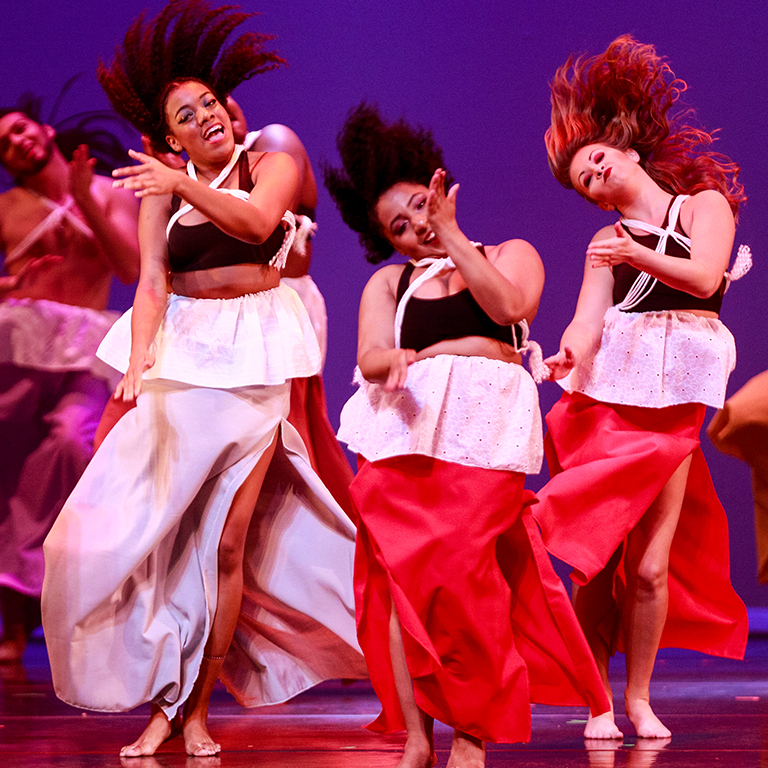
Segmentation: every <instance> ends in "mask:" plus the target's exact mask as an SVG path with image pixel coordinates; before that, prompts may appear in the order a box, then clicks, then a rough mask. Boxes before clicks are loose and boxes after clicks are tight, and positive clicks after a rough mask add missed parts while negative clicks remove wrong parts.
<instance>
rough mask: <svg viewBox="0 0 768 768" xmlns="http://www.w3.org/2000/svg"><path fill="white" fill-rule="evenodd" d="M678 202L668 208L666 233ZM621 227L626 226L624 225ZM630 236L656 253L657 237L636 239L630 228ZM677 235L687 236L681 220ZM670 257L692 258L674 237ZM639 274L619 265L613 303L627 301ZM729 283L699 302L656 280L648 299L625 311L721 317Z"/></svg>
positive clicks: (671, 241) (615, 274)
mask: <svg viewBox="0 0 768 768" xmlns="http://www.w3.org/2000/svg"><path fill="white" fill-rule="evenodd" d="M674 201H675V198H672V201H671V202H670V204H669V208H667V213H666V215H665V216H664V223H663V224H662V225H661V229H666V228H667V226H668V225H669V211H670V209H671V208H672V203H674ZM622 226H624V225H623V224H622ZM624 229H625V230H626V231H627V234H628V235H629V236H630V237H631V238H632V239H633V240H634V241H635V242H637V243H640V245H644V246H645V247H646V248H650V249H651V250H652V251H654V250H656V246H657V245H658V243H659V237H658V235H653V234H647V235H636V234H634V233H633V232H630V230H629V229H628V228H627V227H624ZM675 232H679V233H680V234H681V235H685V236H686V237H687V235H686V233H685V232H684V231H683V228H682V227H681V226H680V221H679V219H678V221H677V223H676V224H675ZM664 252H665V253H666V254H667V256H674V257H675V258H677V259H690V258H691V254H690V253H689V252H688V251H687V250H686V248H685V247H684V246H682V245H681V244H680V243H678V242H677V240H675V239H674V238H672V237H668V238H667V247H666V249H665V251H664ZM639 274H640V270H639V269H636V268H635V267H632V266H630V265H629V264H624V263H622V264H617V265H616V266H614V267H613V281H614V282H613V303H614V304H619V303H620V302H622V301H624V298H625V297H626V295H627V294H628V293H629V290H630V288H632V284H633V283H634V282H635V279H636V278H637V276H638V275H639ZM725 285H726V280H725V277H723V281H722V283H721V284H720V288H719V289H718V290H717V291H715V292H714V293H713V294H712V295H711V296H710V297H709V298H707V299H699V298H697V297H696V296H692V295H691V294H690V293H686V292H685V291H680V290H678V289H677V288H672V287H670V286H669V285H665V284H664V283H662V282H661V280H657V281H656V284H655V285H654V286H653V289H652V290H651V292H650V293H649V294H648V296H646V297H645V298H644V299H643V300H642V301H641V302H640V303H639V304H637V305H635V306H634V307H632V308H631V309H627V310H622V311H625V312H663V311H664V310H665V309H680V310H686V309H705V310H709V311H711V312H717V313H718V314H719V312H720V307H721V306H722V303H723V294H724V293H725Z"/></svg>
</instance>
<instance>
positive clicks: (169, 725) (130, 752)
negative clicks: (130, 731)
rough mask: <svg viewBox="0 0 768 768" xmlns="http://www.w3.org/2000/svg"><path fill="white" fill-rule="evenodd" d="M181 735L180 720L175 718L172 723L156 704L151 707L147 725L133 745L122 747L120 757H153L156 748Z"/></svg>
mask: <svg viewBox="0 0 768 768" xmlns="http://www.w3.org/2000/svg"><path fill="white" fill-rule="evenodd" d="M180 733H181V718H180V717H175V718H174V719H173V721H171V720H169V719H168V718H167V717H166V716H165V712H163V710H162V709H160V707H158V706H157V704H153V705H152V712H151V714H150V716H149V725H147V727H146V728H145V729H144V732H143V733H142V734H141V736H139V738H138V739H136V741H134V742H133V744H128V746H125V747H123V748H122V749H121V750H120V757H143V756H146V755H154V754H155V752H156V750H157V748H158V747H159V746H160V745H161V744H163V743H164V742H166V741H168V740H169V739H173V738H175V737H176V736H178V735H179V734H180Z"/></svg>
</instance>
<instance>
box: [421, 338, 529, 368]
mask: <svg viewBox="0 0 768 768" xmlns="http://www.w3.org/2000/svg"><path fill="white" fill-rule="evenodd" d="M438 355H459V356H461V357H487V358H489V359H490V360H501V361H502V362H505V363H517V364H518V365H521V364H522V355H521V354H520V353H519V352H515V348H514V347H513V346H512V345H511V344H506V343H505V342H503V341H498V340H497V339H489V338H487V337H486V336H464V337H462V338H460V339H447V340H446V341H440V342H438V343H437V344H432V346H429V347H425V348H424V349H422V350H421V352H417V353H416V359H417V360H424V359H426V358H428V357H437V356H438Z"/></svg>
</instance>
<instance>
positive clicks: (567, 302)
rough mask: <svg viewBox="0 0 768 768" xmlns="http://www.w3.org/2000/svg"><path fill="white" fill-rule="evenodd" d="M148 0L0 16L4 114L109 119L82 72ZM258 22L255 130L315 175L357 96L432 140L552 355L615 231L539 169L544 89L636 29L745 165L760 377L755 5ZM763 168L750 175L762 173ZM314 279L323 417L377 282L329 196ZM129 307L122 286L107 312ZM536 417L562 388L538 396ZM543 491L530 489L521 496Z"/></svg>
mask: <svg viewBox="0 0 768 768" xmlns="http://www.w3.org/2000/svg"><path fill="white" fill-rule="evenodd" d="M163 4H164V3H163V2H161V1H159V0H151V1H149V0H147V1H145V0H122V2H120V3H105V2H103V1H102V0H70V1H69V2H60V1H57V2H54V1H53V0H24V2H21V3H7V4H6V5H5V6H4V8H3V26H4V35H3V45H2V46H0V73H2V78H3V80H2V83H3V88H2V93H3V96H2V102H5V103H8V104H11V103H15V100H16V98H17V97H18V96H19V95H20V94H21V93H22V92H24V91H26V90H31V91H34V92H35V93H37V94H39V95H41V96H43V97H44V114H47V113H48V111H49V110H50V109H51V107H52V106H53V102H54V100H55V97H56V95H57V93H58V91H59V89H60V88H61V86H62V85H63V84H64V82H65V81H66V80H67V79H68V78H69V77H70V76H72V75H73V74H75V73H77V72H84V73H85V75H84V77H83V78H81V80H80V82H79V83H78V85H77V86H76V87H75V88H74V90H73V92H72V93H71V95H70V96H69V97H68V98H67V100H66V102H65V103H64V105H63V106H62V108H61V110H60V112H59V117H66V116H68V115H69V114H72V113H73V112H76V111H78V110H82V109H96V108H103V107H106V106H107V102H106V98H105V97H104V95H103V94H102V93H101V90H100V89H99V86H98V84H97V82H96V78H95V76H94V74H93V73H94V69H95V65H96V61H97V59H98V57H100V56H101V57H103V58H110V57H111V55H112V51H113V49H114V45H115V43H116V42H117V41H118V40H119V39H120V38H121V36H122V34H123V33H124V31H125V29H126V27H127V25H128V23H129V22H130V20H131V19H132V18H133V17H134V16H135V15H136V14H137V13H139V12H140V11H141V10H142V9H143V8H144V7H148V8H149V9H150V11H151V12H156V11H157V10H159V9H160V8H161V7H162V5H163ZM243 6H244V7H245V8H246V9H248V10H259V11H261V12H262V13H263V16H262V17H261V19H260V20H257V22H255V23H254V22H250V25H251V28H260V29H261V30H263V31H267V32H272V33H275V34H277V35H278V41H277V44H276V45H277V47H278V48H279V50H280V51H281V52H282V53H283V55H284V56H285V57H286V58H287V59H288V61H289V62H290V67H289V68H287V69H284V70H282V71H280V72H272V73H269V74H266V75H264V76H262V77H260V78H257V79H256V80H254V81H251V82H249V83H246V84H245V85H243V86H241V88H240V89H239V90H238V91H237V92H236V94H235V95H236V97H237V99H238V101H239V102H240V104H241V105H242V106H243V108H244V110H245V113H246V115H247V116H248V118H249V121H250V123H251V127H259V126H261V125H263V124H265V123H268V122H281V123H285V124H286V125H289V126H291V127H292V128H293V129H294V130H296V131H297V133H298V134H299V136H301V138H302V139H303V141H304V143H305V144H306V146H307V149H308V151H309V154H310V157H311V159H312V161H313V163H314V164H315V166H317V163H318V161H319V160H320V159H327V160H332V161H335V159H336V156H335V144H334V141H335V136H336V132H337V130H338V128H339V126H340V125H341V123H342V121H343V119H344V116H345V115H346V113H347V111H348V110H349V109H350V107H352V106H353V105H355V104H356V103H357V102H359V101H360V100H361V99H363V98H365V99H368V100H370V101H373V102H377V103H378V104H380V106H381V107H382V109H383V111H384V112H385V114H387V115H389V116H390V117H399V116H401V115H404V116H405V117H407V118H408V119H409V120H411V121H414V122H419V123H422V124H423V125H426V126H429V127H431V128H432V129H433V130H434V132H435V134H436V136H437V138H438V140H439V141H440V143H441V144H442V145H443V147H444V149H445V155H446V159H447V162H448V164H449V166H450V168H451V169H452V171H453V173H454V175H455V176H456V178H457V180H459V181H460V182H461V185H462V187H461V192H460V193H459V220H460V223H461V225H462V227H463V229H464V231H465V232H466V233H467V234H468V235H469V236H471V237H472V238H474V239H477V240H481V241H484V242H486V243H494V242H499V241H501V240H504V239H508V238H511V237H522V238H524V239H526V240H529V241H530V242H531V243H533V245H534V246H535V247H536V248H537V249H538V250H539V253H540V254H541V256H542V258H543V260H544V264H545V266H546V268H547V282H546V286H545V289H544V296H543V299H542V303H541V309H540V311H539V316H538V319H537V321H536V323H535V324H534V326H533V335H534V337H535V338H537V339H538V340H540V341H541V343H542V346H543V347H544V350H545V353H551V352H552V351H554V350H555V349H556V346H557V344H558V341H559V337H560V334H561V332H562V330H563V328H564V327H565V325H566V324H567V322H568V321H569V320H570V317H571V315H572V312H573V309H574V307H575V304H576V296H577V292H578V286H579V282H580V276H581V269H582V263H583V254H584V249H585V247H586V245H587V243H588V242H589V239H590V237H591V236H592V234H593V233H594V232H595V231H596V230H597V229H598V228H599V227H600V226H602V225H603V224H605V223H608V222H609V221H610V220H611V219H610V216H609V215H608V214H604V213H602V212H600V211H599V210H597V209H596V208H594V207H592V206H589V205H588V204H586V203H585V202H584V201H582V200H581V199H580V198H579V197H578V196H577V195H576V194H574V193H573V192H569V191H566V190H564V189H562V188H561V187H560V186H559V185H558V184H557V183H556V182H555V181H554V179H553V178H552V176H551V175H550V173H549V170H548V169H547V164H546V158H545V154H544V146H543V139H542V137H543V133H544V130H545V129H546V127H547V125H548V120H549V104H548V89H547V85H546V84H547V80H548V79H549V77H551V75H552V73H553V72H554V70H555V68H556V67H557V66H558V65H559V64H561V63H562V62H563V61H564V60H565V57H566V56H567V54H568V53H569V52H570V51H576V52H578V51H585V50H586V51H591V52H597V51H599V50H602V49H603V48H604V47H605V46H606V45H607V43H608V42H610V40H612V39H613V38H614V37H616V36H618V35H619V34H621V33H624V32H631V33H633V34H634V35H635V36H636V37H638V38H639V39H640V40H642V41H643V42H650V43H654V44H655V45H656V46H657V48H658V49H659V51H661V52H662V53H664V54H665V55H667V56H668V57H670V59H671V61H672V64H673V67H674V69H675V72H676V73H677V74H678V75H679V76H680V77H682V78H684V79H685V80H686V81H687V82H688V85H689V87H690V90H689V91H688V94H687V99H688V101H689V102H690V103H691V104H693V105H695V106H696V107H697V108H698V112H699V115H700V117H701V119H702V122H703V124H704V125H705V126H707V127H709V128H713V127H720V128H721V129H722V130H721V133H720V143H719V144H720V149H721V150H722V151H724V152H726V153H727V154H729V155H731V156H732V157H733V158H734V159H736V160H737V161H738V162H739V163H740V164H741V166H742V169H743V173H742V180H743V181H744V183H745V185H746V188H747V192H748V194H749V196H750V201H749V203H748V204H747V206H746V208H745V210H744V212H743V214H742V221H741V225H740V227H739V231H738V233H737V243H738V242H744V243H749V244H750V245H751V246H752V250H753V252H754V254H755V257H756V265H755V267H754V268H753V270H752V273H751V274H750V275H749V276H748V277H747V278H746V279H745V280H743V281H742V282H741V283H737V284H736V285H735V286H734V287H733V289H732V291H731V292H729V295H728V297H727V299H726V302H725V307H724V310H723V319H724V320H725V322H726V323H727V324H728V325H729V327H730V328H731V330H732V331H733V333H734V335H735V337H736V340H737V345H738V349H739V363H738V366H737V368H736V371H735V372H734V374H733V376H732V377H731V384H730V387H729V391H731V392H733V391H735V389H736V388H738V387H739V386H740V385H741V384H743V383H744V382H745V381H746V380H747V379H748V378H749V377H750V376H752V375H754V374H755V373H757V372H759V371H760V370H762V369H763V368H765V367H766V363H765V354H764V352H765V349H766V326H767V323H766V316H765V310H764V309H763V307H762V305H761V303H760V298H761V297H763V296H765V295H766V288H767V287H768V282H767V281H766V272H765V268H764V261H765V254H766V253H768V242H767V238H766V234H765V227H764V226H761V224H762V221H761V219H760V215H761V214H762V213H764V212H765V211H766V202H767V201H766V197H767V196H768V189H767V188H766V179H765V175H766V162H765V154H764V149H765V139H766V136H765V127H764V126H765V125H766V123H767V122H768V120H767V119H766V118H768V114H767V112H768V109H767V108H766V99H765V87H766V82H768V65H767V64H766V55H765V42H764V33H765V29H766V27H768V5H766V4H765V3H764V2H757V0H732V2H729V3H724V2H722V1H720V2H712V0H678V1H677V2H674V3H670V2H668V1H664V2H662V1H660V0H646V2H643V3H638V2H627V1H626V0H610V2H607V1H606V0H591V1H590V2H583V0H582V1H581V2H580V1H579V0H575V1H574V0H568V1H567V2H566V1H565V0H554V1H553V2H550V3H547V4H543V3H522V2H506V3H502V2H489V0H476V1H475V2H474V3H468V2H460V1H459V0H452V1H451V0H448V1H446V0H443V1H442V2H414V1H413V0H408V1H407V2H406V1H405V0H389V1H386V0H385V2H382V3H371V4H367V3H361V2H359V0H357V1H354V2H353V1H352V0H334V1H333V2H322V0H320V1H318V0H315V2H308V1H307V0H293V1H292V2H278V0H261V2H258V3H257V2H253V1H252V0H244V1H243ZM760 169H762V171H761V170H760ZM318 221H319V223H320V231H319V234H318V237H317V239H316V241H315V259H314V263H313V270H312V271H313V275H314V277H315V280H316V281H317V283H318V285H319V286H320V289H321V290H322V291H323V293H324V295H325V297H326V301H327V303H328V313H329V322H330V345H329V354H328V362H327V365H326V370H325V380H326V386H327V389H328V406H329V412H330V414H331V419H332V421H334V423H337V421H338V414H339V411H340V410H341V406H342V404H343V403H344V401H345V399H346V398H347V397H349V395H350V394H351V392H352V388H351V386H350V384H349V382H350V380H351V376H352V369H353V366H354V359H355V343H356V330H357V328H356V326H357V323H356V310H357V303H358V299H359V296H360V293H361V291H362V288H363V286H364V284H365V282H366V280H367V279H368V277H369V276H370V274H371V273H372V271H373V270H372V268H371V267H370V266H369V265H367V264H366V263H365V261H364V260H363V257H362V253H361V250H360V248H359V246H358V244H357V240H356V237H355V236H354V235H353V234H352V233H351V232H349V231H348V230H347V229H346V228H345V227H344V225H343V223H342V222H341V219H340V217H339V216H338V214H337V212H336V210H335V208H334V207H333V205H332V204H331V202H330V200H329V198H328V196H327V194H326V193H325V191H324V190H321V193H320V203H319V206H318ZM129 303H130V292H127V291H126V290H124V289H122V290H117V291H116V292H115V297H114V304H115V306H118V307H120V308H124V307H126V306H127V305H128V304H129ZM540 394H541V400H542V408H543V410H544V411H545V412H546V410H547V409H548V408H549V407H550V406H551V404H552V403H553V402H554V401H555V400H556V399H557V397H558V396H559V388H558V387H557V386H555V385H553V384H545V385H544V386H542V388H541V389H540ZM705 451H706V453H707V457H708V459H709V461H710V466H711V469H712V474H713V476H714V479H715V484H716V486H717V488H718V490H719V492H720V495H721V498H722V501H723V503H724V505H725V507H726V509H727V510H728V515H729V518H730V522H731V537H732V538H731V551H732V560H733V579H734V583H735V584H736V587H737V589H738V590H739V592H740V593H741V595H742V596H743V597H744V599H745V600H746V602H747V603H748V604H750V605H768V589H766V588H761V587H759V586H758V585H757V584H756V581H755V575H754V574H755V554H754V531H753V522H752V500H751V493H750V488H749V472H748V470H747V468H746V466H744V465H742V464H741V463H740V462H737V461H736V460H735V459H730V458H727V457H723V456H720V455H718V454H717V453H716V452H715V451H714V450H713V449H712V448H711V446H709V445H706V446H705ZM545 479H546V475H545V473H542V475H541V476H540V477H538V478H531V481H530V485H531V487H532V488H534V489H535V488H538V487H540V485H541V484H542V483H543V482H544V480H545Z"/></svg>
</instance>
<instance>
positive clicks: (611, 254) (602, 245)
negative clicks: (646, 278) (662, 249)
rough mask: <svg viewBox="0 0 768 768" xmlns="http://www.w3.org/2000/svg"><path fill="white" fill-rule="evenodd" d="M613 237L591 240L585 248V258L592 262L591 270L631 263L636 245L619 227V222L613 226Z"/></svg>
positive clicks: (622, 228)
mask: <svg viewBox="0 0 768 768" xmlns="http://www.w3.org/2000/svg"><path fill="white" fill-rule="evenodd" d="M613 229H614V232H615V233H616V236H615V237H609V238H608V239H606V240H593V241H592V242H591V243H590V244H589V245H588V246H587V258H589V260H590V261H591V262H592V269H597V268H598V267H613V266H615V265H616V264H622V263H627V264H631V263H632V258H633V256H634V254H635V252H636V249H637V248H638V244H637V243H636V242H635V241H634V240H633V239H632V238H631V237H630V236H629V233H628V232H627V231H626V230H625V229H624V227H622V226H621V222H618V221H617V222H616V223H615V224H614V225H613Z"/></svg>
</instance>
